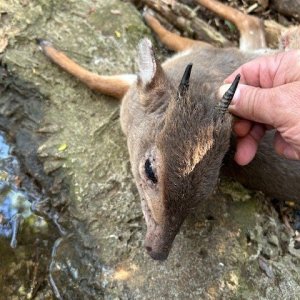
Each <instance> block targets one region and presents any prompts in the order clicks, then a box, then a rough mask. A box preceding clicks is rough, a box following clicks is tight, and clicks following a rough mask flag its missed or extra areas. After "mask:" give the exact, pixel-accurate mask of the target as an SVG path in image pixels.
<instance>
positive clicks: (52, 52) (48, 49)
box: [37, 39, 136, 99]
mask: <svg viewBox="0 0 300 300" xmlns="http://www.w3.org/2000/svg"><path fill="white" fill-rule="evenodd" d="M37 43H38V44H39V45H40V47H41V49H42V51H43V52H44V54H45V55H46V56H47V57H49V58H50V60H51V61H53V62H54V63H55V64H57V65H58V66H59V67H61V68H62V69H63V70H65V71H67V72H68V73H70V74H72V75H73V76H75V77H76V78H78V79H79V80H80V81H81V82H83V83H84V84H86V85H87V86H88V87H89V88H90V89H92V90H94V91H96V92H100V93H102V94H104V95H108V96H112V97H114V98H117V99H122V98H123V96H124V95H125V93H126V92H127V90H128V88H129V86H130V85H131V84H132V83H133V82H135V80H136V76H135V75H131V74H127V75H126V74H124V75H115V76H101V75H97V74H94V73H92V72H90V71H88V70H86V69H84V68H83V67H81V66H79V65H78V64H77V63H75V62H74V61H72V60H71V59H70V58H69V57H67V56H66V55H65V54H64V53H62V52H60V51H58V50H56V49H55V48H54V47H53V45H52V44H51V43H49V42H48V41H45V40H41V39H38V40H37Z"/></svg>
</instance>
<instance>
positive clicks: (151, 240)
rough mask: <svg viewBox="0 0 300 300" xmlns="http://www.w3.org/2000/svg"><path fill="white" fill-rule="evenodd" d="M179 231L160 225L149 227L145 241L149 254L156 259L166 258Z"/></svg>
mask: <svg viewBox="0 0 300 300" xmlns="http://www.w3.org/2000/svg"><path fill="white" fill-rule="evenodd" d="M177 232H178V231H172V230H168V229H167V228H163V227H161V226H159V225H156V226H155V228H148V229H147V234H146V237H145V243H144V246H145V249H146V250H147V252H148V254H149V255H150V256H151V257H152V258H153V259H155V260H160V261H163V260H166V259H167V258H168V255H169V252H170V250H171V248H172V244H173V241H174V238H175V236H176V234H177Z"/></svg>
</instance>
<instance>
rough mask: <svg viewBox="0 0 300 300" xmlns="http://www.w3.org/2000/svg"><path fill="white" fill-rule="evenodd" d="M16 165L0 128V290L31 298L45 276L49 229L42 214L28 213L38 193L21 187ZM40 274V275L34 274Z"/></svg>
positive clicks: (50, 238) (8, 294)
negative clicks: (31, 192) (32, 192)
mask: <svg viewBox="0 0 300 300" xmlns="http://www.w3.org/2000/svg"><path fill="white" fill-rule="evenodd" d="M20 169H21V168H20V163H19V161H18V159H17V158H16V157H15V156H14V155H13V146H12V145H11V144H10V143H9V142H8V141H7V139H6V137H5V133H4V132H2V131H0V255H1V262H0V267H1V276H0V288H1V294H2V296H6V297H10V296H11V297H16V299H22V298H27V299H32V298H33V297H35V296H36V293H37V290H38V288H39V286H40V284H41V282H43V281H44V282H45V280H46V278H47V274H46V268H47V260H49V259H50V251H49V246H51V245H52V243H53V242H52V239H53V237H52V235H53V233H51V230H50V231H49V229H50V228H49V225H48V224H47V222H46V221H45V220H44V218H42V217H40V216H36V215H35V214H33V213H32V211H31V209H30V207H31V202H32V201H37V200H38V199H37V197H38V196H39V195H32V194H30V193H29V192H28V191H26V190H24V188H22V187H21V177H22V174H21V171H20ZM47 252H48V253H47ZM41 258H42V261H39V260H40V259H41ZM41 274H44V275H42V277H39V278H38V275H39V276H40V275H41ZM8 283H9V284H8ZM46 292H47V291H46ZM50 294H51V293H50ZM50 297H51V296H50ZM9 299H11V298H9Z"/></svg>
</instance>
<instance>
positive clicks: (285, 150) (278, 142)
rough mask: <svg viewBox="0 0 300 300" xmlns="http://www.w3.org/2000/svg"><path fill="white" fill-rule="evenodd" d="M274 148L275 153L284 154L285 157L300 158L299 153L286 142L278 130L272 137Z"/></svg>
mask: <svg viewBox="0 0 300 300" xmlns="http://www.w3.org/2000/svg"><path fill="white" fill-rule="evenodd" d="M274 148H275V151H276V153H277V154H279V155H281V156H284V157H285V158H287V159H291V160H299V159H300V153H299V152H297V151H296V150H295V149H294V148H293V147H292V146H291V145H290V144H289V143H287V142H286V141H285V140H284V139H283V138H282V136H281V134H280V133H279V132H278V131H277V132H276V134H275V137H274Z"/></svg>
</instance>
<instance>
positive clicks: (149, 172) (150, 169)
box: [145, 158, 157, 183]
mask: <svg viewBox="0 0 300 300" xmlns="http://www.w3.org/2000/svg"><path fill="white" fill-rule="evenodd" d="M145 173H146V175H147V177H148V179H150V180H151V181H152V182H153V183H157V178H156V176H155V173H154V171H153V167H152V164H151V162H150V160H149V158H148V159H147V160H146V162H145Z"/></svg>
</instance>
